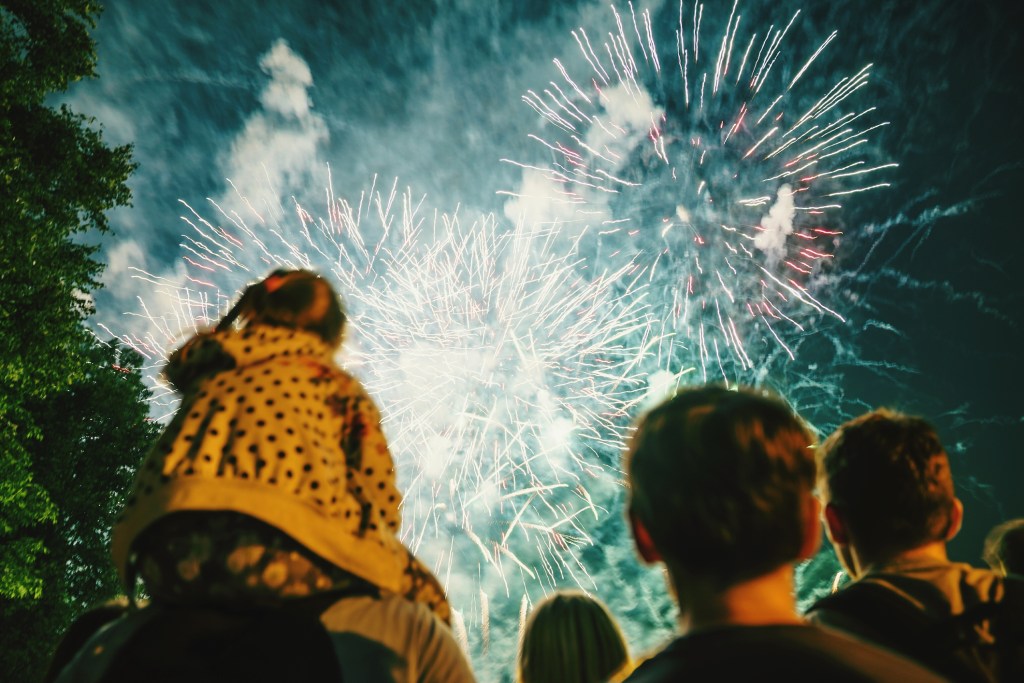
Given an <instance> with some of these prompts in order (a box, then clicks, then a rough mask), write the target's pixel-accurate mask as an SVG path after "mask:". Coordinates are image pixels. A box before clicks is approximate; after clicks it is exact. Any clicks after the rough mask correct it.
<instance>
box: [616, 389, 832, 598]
mask: <svg viewBox="0 0 1024 683" xmlns="http://www.w3.org/2000/svg"><path fill="white" fill-rule="evenodd" d="M813 442H814V439H813V437H812V435H811V433H810V431H809V430H808V429H807V427H806V426H805V425H804V423H803V422H802V421H801V420H800V418H799V417H797V415H796V414H795V413H794V412H793V411H792V410H791V409H790V408H789V406H787V405H786V404H785V403H783V402H782V400H781V399H779V398H777V397H775V396H773V395H770V394H767V393H766V392H763V391H757V390H753V389H747V388H740V389H737V390H735V391H733V390H729V389H727V388H725V387H721V386H703V387H697V388H693V389H686V390H683V391H681V392H679V393H678V394H676V395H675V396H674V397H672V398H670V399H668V400H667V401H665V402H664V403H662V404H661V405H659V406H658V407H656V408H654V409H653V410H652V411H651V412H649V413H648V414H647V415H646V416H644V417H643V418H642V419H641V420H640V422H639V424H638V425H637V431H636V434H635V435H634V437H633V439H632V441H631V443H630V446H629V449H628V450H627V453H626V468H627V472H628V475H629V486H630V500H629V509H630V514H632V515H635V516H636V517H637V519H638V520H639V521H640V522H642V524H643V525H644V527H646V529H647V531H648V532H649V533H650V535H651V539H652V540H653V542H654V545H655V547H656V548H657V549H658V552H659V553H660V554H661V555H662V556H663V557H664V558H665V560H666V562H668V563H669V564H670V565H672V564H674V565H675V566H676V567H678V568H679V569H681V570H683V571H685V572H687V573H690V574H692V575H694V576H700V577H702V578H705V579H710V580H712V581H714V582H715V583H716V584H718V585H720V586H721V587H723V588H724V587H727V586H730V585H733V584H735V583H738V582H740V581H744V580H747V579H750V578H754V577H757V576H761V575H763V574H766V573H768V572H770V571H772V570H774V569H775V568H777V567H779V566H782V565H783V564H786V563H788V562H792V561H794V560H796V559H798V558H799V556H800V552H801V550H802V549H803V547H804V545H805V543H804V536H805V531H804V530H805V524H804V515H805V514H806V513H805V512H804V510H805V507H804V506H805V503H806V501H807V500H808V499H809V497H810V496H811V495H812V489H813V485H814V456H813V453H812V450H811V445H812V444H813Z"/></svg>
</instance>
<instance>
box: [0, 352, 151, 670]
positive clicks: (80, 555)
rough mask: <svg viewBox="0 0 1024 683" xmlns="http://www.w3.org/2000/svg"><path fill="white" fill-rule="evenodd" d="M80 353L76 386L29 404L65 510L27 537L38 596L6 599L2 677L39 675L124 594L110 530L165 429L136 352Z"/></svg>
mask: <svg viewBox="0 0 1024 683" xmlns="http://www.w3.org/2000/svg"><path fill="white" fill-rule="evenodd" d="M81 354H82V357H83V359H84V360H85V362H84V364H83V366H82V372H81V373H80V374H79V376H78V379H77V380H76V381H75V382H74V383H73V384H72V385H71V386H70V387H68V388H67V389H65V390H64V391H61V392H59V393H57V394H55V395H52V396H49V397H48V398H46V399H40V400H35V401H31V402H30V403H29V404H28V405H27V409H28V410H29V412H30V413H31V415H32V417H33V419H34V421H35V424H36V425H37V427H38V428H39V430H40V432H41V434H42V437H41V438H40V439H38V440H36V441H33V442H31V443H30V444H29V446H28V452H29V454H30V456H31V459H32V466H33V472H34V473H35V479H36V482H37V484H38V485H39V486H41V487H42V488H43V489H44V490H45V491H47V492H48V493H49V494H50V496H51V498H52V499H53V500H54V501H55V502H56V504H57V507H58V510H59V512H58V514H57V522H56V524H54V525H39V526H37V527H36V528H32V529H26V530H24V532H23V533H25V534H27V535H28V536H29V537H32V538H39V539H41V540H42V543H43V544H44V546H45V548H46V561H45V562H43V563H41V565H40V567H39V570H38V571H39V573H40V576H41V579H42V583H43V590H42V594H41V595H40V597H39V598H37V599H33V600H0V624H3V629H4V632H5V636H4V640H5V643H4V647H3V648H2V649H0V678H3V680H15V678H12V675H13V674H15V673H17V674H18V675H17V680H33V679H38V678H41V676H42V674H43V672H44V671H45V668H46V665H47V663H48V661H49V659H50V656H51V653H52V651H53V648H54V647H55V646H56V644H57V640H58V638H59V636H60V634H62V633H63V632H64V630H65V629H66V628H67V626H68V625H69V624H70V622H71V620H72V619H74V617H76V616H77V615H78V614H79V613H81V612H82V611H83V610H84V609H86V608H89V607H92V606H95V605H98V604H100V603H103V602H105V601H107V600H110V599H111V598H113V597H115V596H117V595H118V594H120V592H121V591H120V586H119V583H118V579H117V576H116V572H115V571H114V568H113V563H112V562H111V561H110V554H109V534H110V528H111V527H112V526H113V523H114V518H115V515H116V514H117V512H118V511H119V510H120V509H121V507H122V505H123V503H124V501H123V495H124V493H125V492H126V491H127V490H128V487H129V484H130V482H131V478H132V476H134V471H135V465H136V464H137V463H138V462H139V461H140V460H141V459H142V456H143V454H144V452H145V450H146V448H148V447H149V445H150V443H151V442H152V440H153V438H154V437H155V436H156V433H157V432H158V431H159V427H158V425H157V424H156V423H154V422H151V421H149V420H148V419H147V403H146V396H147V391H148V390H147V389H146V387H145V385H144V384H143V382H142V377H141V374H140V373H139V370H138V367H139V365H140V364H141V361H142V359H141V357H140V356H139V355H138V354H136V353H135V352H134V351H132V350H130V349H125V348H123V347H120V346H118V345H116V344H112V345H106V344H101V343H98V342H96V341H95V340H93V341H92V342H86V345H85V346H84V347H83V348H82V349H81Z"/></svg>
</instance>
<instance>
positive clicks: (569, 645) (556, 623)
mask: <svg viewBox="0 0 1024 683" xmlns="http://www.w3.org/2000/svg"><path fill="white" fill-rule="evenodd" d="M628 664H629V652H628V650H627V649H626V641H625V639H624V638H623V637H622V632H621V631H620V630H619V626H618V624H617V623H616V622H615V618H614V617H613V616H612V615H611V612H609V611H608V608H607V607H605V605H604V603H602V602H601V601H600V600H597V599H596V598H593V597H591V596H589V595H587V594H586V593H583V592H580V591H560V592H557V593H554V594H552V595H550V596H548V597H547V598H546V599H544V600H543V601H541V602H540V603H538V604H537V606H536V607H535V608H534V609H533V613H532V614H531V615H530V618H529V620H528V621H527V622H526V628H525V629H524V630H523V638H522V641H521V642H520V644H519V666H518V672H519V683H597V682H598V681H605V680H608V678H609V677H610V676H612V675H613V674H616V673H618V672H619V671H620V670H621V669H622V668H623V667H625V666H627V665H628Z"/></svg>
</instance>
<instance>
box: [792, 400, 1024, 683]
mask: <svg viewBox="0 0 1024 683" xmlns="http://www.w3.org/2000/svg"><path fill="white" fill-rule="evenodd" d="M818 458H819V462H820V465H819V481H818V490H819V495H820V497H821V500H822V503H823V504H824V519H825V522H826V526H827V531H828V537H829V539H830V540H831V542H832V545H833V547H834V548H835V550H836V554H837V555H838V556H839V559H840V562H841V563H842V564H843V567H844V568H845V569H846V571H847V573H848V574H849V575H850V576H851V578H852V579H854V581H853V582H852V583H851V584H850V585H848V586H846V587H845V588H843V589H841V590H840V591H838V592H837V593H835V594H833V595H831V596H828V597H826V598H823V599H822V600H820V601H819V602H818V603H816V604H815V605H814V606H812V608H811V610H810V611H809V615H808V616H809V618H810V619H811V620H812V621H814V622H816V623H818V624H822V625H827V626H830V627H833V628H835V629H839V630H842V631H846V632H848V633H851V634H855V635H857V636H859V637H861V638H864V639H868V640H871V641H874V642H876V643H879V644H881V645H884V646H886V647H889V648H891V649H894V650H897V651H899V652H902V653H904V654H906V655H907V656H909V657H913V658H914V659H916V660H918V661H920V662H922V663H924V664H926V665H928V666H929V667H931V668H932V669H934V670H936V671H938V672H940V673H942V674H943V675H945V676H947V677H949V678H952V679H953V680H965V681H970V680H982V681H999V680H1024V670H1022V668H1021V662H1022V661H1024V660H1022V653H1021V644H1022V643H1021V633H1022V632H1021V624H1020V621H1021V618H1022V617H1024V609H1022V605H1021V603H1020V596H1021V590H1020V583H1019V582H1014V581H1011V580H1004V579H1003V577H1002V576H1000V575H999V574H997V573H996V572H994V571H991V570H988V569H975V568H974V567H971V566H970V565H967V564H963V563H959V562H951V561H950V560H949V557H948V555H947V552H946V543H947V541H949V540H950V539H952V538H953V537H954V536H955V535H956V533H957V532H958V531H959V529H960V523H961V521H962V518H963V504H962V503H961V502H960V500H959V499H958V498H957V497H956V495H955V492H954V485H953V475H952V472H951V470H950V466H949V458H948V456H947V455H946V452H945V450H944V449H943V447H942V444H941V443H940V441H939V438H938V435H937V434H936V433H935V430H934V429H933V428H932V426H931V425H930V424H928V422H926V421H925V420H923V419H921V418H918V417H911V416H907V415H903V414H900V413H897V412H893V411H889V410H885V409H880V410H876V411H873V412H870V413H867V414H866V415H862V416H860V417H858V418H856V419H854V420H851V421H849V422H847V423H846V424H844V425H842V426H841V427H839V429H838V430H836V432H835V433H833V434H832V435H831V436H830V437H829V438H828V439H827V440H826V441H825V442H824V443H823V444H822V446H821V447H820V448H819V452H818ZM1018 676H1019V677H1018Z"/></svg>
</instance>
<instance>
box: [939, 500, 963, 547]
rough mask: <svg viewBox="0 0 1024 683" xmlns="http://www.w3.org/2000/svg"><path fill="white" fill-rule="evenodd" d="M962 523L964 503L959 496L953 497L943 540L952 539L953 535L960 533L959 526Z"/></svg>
mask: <svg viewBox="0 0 1024 683" xmlns="http://www.w3.org/2000/svg"><path fill="white" fill-rule="evenodd" d="M963 524H964V504H963V503H962V502H961V501H960V499H959V498H954V499H953V508H952V509H951V510H950V511H949V528H948V529H947V530H946V537H945V538H944V539H943V540H944V541H952V540H953V537H954V536H956V535H957V534H958V533H960V527H962V526H963Z"/></svg>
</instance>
